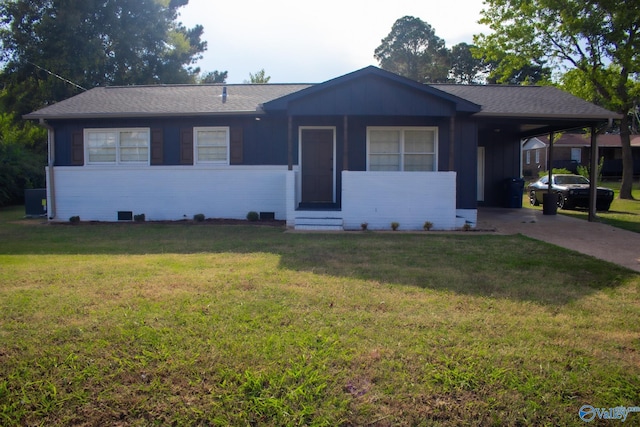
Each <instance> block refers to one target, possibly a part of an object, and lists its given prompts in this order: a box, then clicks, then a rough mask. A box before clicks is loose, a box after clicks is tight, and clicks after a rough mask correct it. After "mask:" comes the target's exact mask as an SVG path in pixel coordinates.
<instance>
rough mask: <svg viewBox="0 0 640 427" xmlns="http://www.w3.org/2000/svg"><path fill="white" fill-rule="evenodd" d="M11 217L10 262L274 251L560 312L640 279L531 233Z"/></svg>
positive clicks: (308, 268)
mask: <svg viewBox="0 0 640 427" xmlns="http://www.w3.org/2000/svg"><path fill="white" fill-rule="evenodd" d="M3 214H4V215H3ZM6 217H7V215H6V212H3V211H0V256H1V255H143V254H199V253H201V254H215V253H238V254H248V253H255V254H259V253H270V254H275V255H277V256H278V257H279V259H280V264H279V266H280V268H283V269H286V270H289V271H300V272H312V273H314V274H318V275H326V276H331V277H336V278H345V279H357V280H365V281H371V282H372V283H375V284H382V285H396V286H415V287H419V288H423V289H431V290H434V291H447V292H454V293H456V294H461V295H473V296H480V297H488V298H506V299H512V300H516V301H529V302H533V303H537V304H543V305H551V306H557V305H564V304H567V303H569V302H571V301H574V300H577V299H580V298H582V297H585V296H587V295H589V294H591V293H593V292H596V291H598V290H601V289H604V288H613V287H616V286H619V285H621V284H624V283H627V282H628V281H630V280H638V275H637V273H634V272H631V271H629V270H626V269H624V268H622V267H618V266H616V265H614V264H610V263H607V262H604V261H600V260H597V259H594V258H591V257H588V256H585V255H582V254H579V253H577V252H572V251H569V250H565V249H562V248H559V247H557V246H554V245H550V244H546V243H542V242H539V241H537V240H533V239H529V238H526V237H523V236H500V235H491V234H475V233H463V232H459V233H450V234H447V233H439V232H429V233H415V234H409V233H408V234H404V233H393V232H385V233H371V232H365V233H363V232H352V233H349V232H348V233H339V234H303V233H287V232H285V229H284V228H282V227H273V226H260V225H255V226H249V225H236V226H228V225H210V224H205V225H196V224H191V223H179V224H151V223H149V224H92V225H88V224H81V225H78V226H69V225H46V224H42V223H41V221H40V222H37V221H33V222H30V221H26V222H25V221H18V222H17V223H16V222H15V221H13V220H12V221H6ZM3 219H4V221H3ZM1 264H2V259H1V258H0V265H1Z"/></svg>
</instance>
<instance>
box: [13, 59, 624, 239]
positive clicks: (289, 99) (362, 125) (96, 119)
mask: <svg viewBox="0 0 640 427" xmlns="http://www.w3.org/2000/svg"><path fill="white" fill-rule="evenodd" d="M25 117H26V118H27V119H34V120H40V122H41V124H42V125H43V126H46V127H47V128H48V129H49V165H48V167H47V200H48V207H49V213H48V215H49V218H50V219H51V220H52V221H67V220H68V219H69V218H70V217H71V216H76V215H77V216H80V218H81V219H82V220H91V221H116V220H130V219H131V218H132V216H133V215H136V214H142V213H144V214H145V216H146V219H147V220H180V219H184V218H192V217H193V215H195V214H200V213H201V214H204V215H205V216H206V217H208V218H237V219H243V218H245V217H246V215H247V213H248V212H249V211H256V212H260V213H261V215H262V216H263V217H265V218H271V217H273V218H276V219H280V220H286V222H287V225H288V226H290V227H295V228H297V229H359V228H360V226H361V224H362V223H364V222H366V223H368V226H369V228H370V229H390V224H391V222H398V223H400V230H403V229H421V228H422V226H423V224H424V222H425V221H430V222H432V223H433V225H434V228H435V229H454V228H457V227H460V226H462V225H464V224H465V223H467V224H471V225H472V226H475V223H476V220H477V208H478V205H479V204H483V205H487V206H501V205H503V203H504V200H505V180H507V179H510V178H513V177H519V176H520V170H521V165H520V158H521V145H520V141H521V140H522V139H523V138H526V137H527V136H532V135H540V134H544V133H548V132H549V131H551V130H553V131H560V130H563V129H574V128H577V127H580V126H591V125H600V124H602V122H606V121H608V120H609V119H612V118H617V115H615V114H614V113H612V112H610V111H607V110H604V109H602V108H600V107H597V106H595V105H593V104H590V103H587V102H585V101H582V100H580V99H578V98H576V97H573V96H572V95H569V94H567V93H565V92H562V91H560V90H558V89H555V88H552V87H537V86H459V85H424V84H420V83H417V82H415V81H412V80H409V79H406V78H404V77H400V76H398V75H395V74H393V73H389V72H387V71H383V70H381V69H378V68H376V67H367V68H364V69H361V70H358V71H355V72H353V73H350V74H346V75H344V76H341V77H338V78H336V79H333V80H329V81H327V82H324V83H320V84H314V85H309V84H297V85H296V84H294V85H289V84H266V85H265V84H260V85H252V84H242V85H231V84H230V85H157V86H129V87H107V88H96V89H92V90H89V91H87V92H84V93H82V94H80V95H77V96H75V97H72V98H70V99H67V100H65V101H62V102H59V103H57V104H53V105H51V106H48V107H45V108H43V109H41V110H39V111H36V112H34V113H31V114H28V115H26V116H25Z"/></svg>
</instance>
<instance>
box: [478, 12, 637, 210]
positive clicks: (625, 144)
mask: <svg viewBox="0 0 640 427" xmlns="http://www.w3.org/2000/svg"><path fill="white" fill-rule="evenodd" d="M485 4H486V5H487V6H488V7H487V9H485V10H483V11H482V18H481V20H480V22H481V23H483V24H487V25H488V26H489V28H491V30H492V31H493V32H492V33H491V34H489V35H484V34H481V35H478V36H476V37H475V39H474V41H475V43H476V45H478V47H479V48H480V49H482V50H483V51H484V54H485V56H487V57H488V58H490V59H500V58H498V57H499V56H500V55H503V54H504V56H503V58H501V67H503V69H505V70H509V69H510V68H511V69H513V68H517V66H518V64H520V65H521V64H522V63H523V62H525V63H531V62H535V61H543V62H546V61H548V62H549V63H550V64H552V65H553V66H554V67H556V69H563V67H566V66H567V65H568V66H569V67H570V68H571V69H573V70H576V72H577V73H580V74H581V78H584V80H585V81H588V82H589V83H590V85H591V86H592V88H593V90H594V91H595V92H596V93H597V97H595V98H594V99H595V100H596V101H598V102H600V103H601V105H603V106H604V107H606V108H609V109H611V110H613V111H616V112H618V113H620V114H621V115H622V120H621V123H620V139H621V141H622V161H623V176H622V185H621V188H620V198H623V199H632V198H633V197H632V194H631V193H632V185H633V157H632V152H631V144H630V122H629V115H628V114H629V112H630V111H631V110H632V109H633V108H634V106H635V104H636V101H635V99H634V94H633V90H630V89H631V88H632V87H633V86H634V81H637V80H635V78H637V76H638V75H639V73H640V2H637V1H634V2H628V1H625V0H589V1H584V0H486V1H485ZM610 66H611V67H614V69H615V70H617V72H615V73H612V72H610V71H608V68H609V67H610Z"/></svg>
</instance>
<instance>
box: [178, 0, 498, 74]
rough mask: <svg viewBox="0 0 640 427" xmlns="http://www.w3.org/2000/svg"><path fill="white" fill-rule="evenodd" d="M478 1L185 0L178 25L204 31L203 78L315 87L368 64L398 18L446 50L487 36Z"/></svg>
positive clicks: (481, 0)
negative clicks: (263, 79) (430, 32)
mask: <svg viewBox="0 0 640 427" xmlns="http://www.w3.org/2000/svg"><path fill="white" fill-rule="evenodd" d="M483 7H484V5H483V0H385V1H381V0H323V1H310V0H260V1H258V0H224V1H220V0H189V4H188V5H187V6H185V7H183V8H181V9H180V10H179V11H180V17H179V18H178V20H179V21H180V22H182V23H183V24H184V25H185V26H187V27H188V28H191V27H193V26H195V25H198V24H200V25H202V26H203V27H204V35H203V40H206V41H207V44H208V49H207V51H206V52H204V54H203V58H202V59H201V60H200V61H198V63H197V64H196V65H197V66H199V67H200V68H201V69H202V71H203V72H209V71H214V70H218V71H228V72H229V76H228V78H227V83H230V84H232V83H244V82H246V81H248V80H249V77H250V76H249V74H250V73H252V74H256V73H257V72H258V71H260V70H262V69H264V70H265V73H266V75H267V76H270V77H271V80H270V83H321V82H324V81H326V80H330V79H332V78H335V77H339V76H341V75H343V74H346V73H349V72H351V71H355V70H358V69H360V68H364V67H366V66H368V65H375V66H378V63H377V61H376V60H375V58H374V57H373V53H374V51H375V49H376V48H377V47H378V46H379V45H380V42H381V41H382V39H383V38H385V37H386V36H387V35H388V34H389V32H390V31H391V27H392V26H393V24H394V22H395V21H396V20H397V19H399V18H402V17H403V16H407V15H408V16H413V17H416V18H420V19H422V20H423V21H424V22H426V23H428V24H429V25H431V26H432V27H433V29H434V30H435V33H436V35H437V36H438V37H440V38H441V39H443V40H444V41H445V42H446V45H447V47H449V48H451V47H452V46H454V45H456V44H458V43H461V42H465V43H472V42H473V35H474V34H479V33H481V32H485V33H487V32H488V30H487V28H486V27H483V26H481V25H480V24H478V23H477V22H478V20H479V19H480V11H481V10H482V9H483Z"/></svg>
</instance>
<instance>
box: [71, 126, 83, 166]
mask: <svg viewBox="0 0 640 427" xmlns="http://www.w3.org/2000/svg"><path fill="white" fill-rule="evenodd" d="M71 164H72V165H73V166H84V135H83V133H82V131H79V132H73V133H72V134H71Z"/></svg>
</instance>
